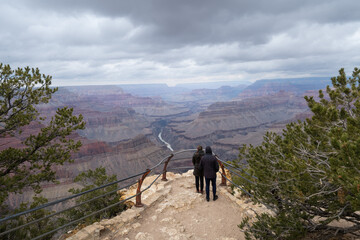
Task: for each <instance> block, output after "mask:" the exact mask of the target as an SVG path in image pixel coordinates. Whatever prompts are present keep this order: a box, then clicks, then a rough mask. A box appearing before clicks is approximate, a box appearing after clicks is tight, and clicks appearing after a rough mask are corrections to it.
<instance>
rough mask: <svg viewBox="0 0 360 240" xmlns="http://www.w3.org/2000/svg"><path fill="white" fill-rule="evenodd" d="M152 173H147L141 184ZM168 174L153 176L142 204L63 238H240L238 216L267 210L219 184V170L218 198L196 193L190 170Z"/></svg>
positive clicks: (225, 239) (199, 239)
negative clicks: (214, 199) (165, 178)
mask: <svg viewBox="0 0 360 240" xmlns="http://www.w3.org/2000/svg"><path fill="white" fill-rule="evenodd" d="M155 177H156V176H150V177H147V178H146V179H145V181H144V183H143V186H144V187H146V186H148V185H149V184H150V183H151V182H152V181H153V180H154V178H155ZM167 179H168V180H169V181H166V182H164V181H156V183H155V184H154V185H152V186H151V187H150V188H149V189H148V190H147V191H145V192H143V193H142V199H143V200H142V203H143V204H144V206H143V207H141V208H137V207H132V208H130V209H128V210H126V211H124V212H122V213H121V214H119V215H118V216H116V217H114V218H112V219H105V220H102V221H100V222H96V223H94V224H92V225H90V226H87V227H85V228H83V229H81V230H80V231H78V232H77V233H76V234H75V235H73V236H71V237H68V238H67V240H75V239H76V240H90V239H91V240H93V239H103V240H120V239H125V240H133V239H135V240H143V239H147V240H151V239H153V240H162V239H164V240H165V239H166V240H169V239H171V240H182V239H184V240H185V239H196V240H202V239H204V240H205V239H208V240H241V239H245V238H244V234H243V233H242V232H241V231H240V229H239V228H238V227H237V225H238V224H240V222H241V220H242V218H243V217H245V216H249V217H253V216H254V215H255V214H254V211H256V212H258V213H259V212H263V211H266V208H265V207H263V206H261V205H254V204H252V203H251V202H250V201H249V200H248V199H246V198H240V197H239V196H240V194H239V192H237V193H236V194H235V196H234V195H232V194H231V193H230V192H231V188H230V187H222V186H220V181H221V175H220V174H219V173H218V177H217V194H218V195H219V199H218V200H216V201H212V200H211V201H210V202H207V201H206V200H205V193H204V194H199V193H196V191H195V180H194V176H193V173H192V170H190V171H188V172H186V173H184V174H174V173H171V172H168V173H167ZM135 191H136V186H133V187H130V188H129V189H128V190H127V192H126V194H127V195H129V196H130V195H133V194H134V193H135ZM236 196H238V197H236ZM134 201H135V200H134Z"/></svg>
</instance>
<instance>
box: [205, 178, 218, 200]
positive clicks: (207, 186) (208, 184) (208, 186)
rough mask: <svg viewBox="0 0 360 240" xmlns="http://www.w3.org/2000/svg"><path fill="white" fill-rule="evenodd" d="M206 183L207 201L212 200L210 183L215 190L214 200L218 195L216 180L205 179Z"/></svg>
mask: <svg viewBox="0 0 360 240" xmlns="http://www.w3.org/2000/svg"><path fill="white" fill-rule="evenodd" d="M205 182H206V188H205V190H206V199H210V196H209V195H210V182H211V185H212V190H213V198H215V195H216V178H205Z"/></svg>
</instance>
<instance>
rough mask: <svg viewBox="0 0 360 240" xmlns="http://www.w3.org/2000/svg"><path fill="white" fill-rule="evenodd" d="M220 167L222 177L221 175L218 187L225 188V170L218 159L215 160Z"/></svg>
mask: <svg viewBox="0 0 360 240" xmlns="http://www.w3.org/2000/svg"><path fill="white" fill-rule="evenodd" d="M215 157H216V158H218V157H217V156H215ZM217 161H218V163H219V165H220V167H221V170H222V173H223V174H222V175H221V183H220V186H226V178H225V177H224V176H226V173H225V168H224V164H222V162H221V161H220V160H219V159H218V160H217Z"/></svg>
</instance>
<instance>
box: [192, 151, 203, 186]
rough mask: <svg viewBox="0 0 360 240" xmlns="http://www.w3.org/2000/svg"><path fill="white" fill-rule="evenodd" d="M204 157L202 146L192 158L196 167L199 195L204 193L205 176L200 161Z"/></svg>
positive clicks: (196, 183)
mask: <svg viewBox="0 0 360 240" xmlns="http://www.w3.org/2000/svg"><path fill="white" fill-rule="evenodd" d="M204 155H205V153H204V151H203V149H202V146H198V147H197V151H196V153H194V155H193V157H192V163H193V165H194V176H195V185H196V192H198V193H203V192H204V174H203V172H202V170H200V160H201V158H202V156H204ZM199 183H200V191H199Z"/></svg>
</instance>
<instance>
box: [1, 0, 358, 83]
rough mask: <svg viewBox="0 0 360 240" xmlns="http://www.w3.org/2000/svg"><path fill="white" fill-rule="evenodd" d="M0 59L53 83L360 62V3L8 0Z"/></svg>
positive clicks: (225, 74) (310, 72) (297, 71)
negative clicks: (31, 69)
mask: <svg viewBox="0 0 360 240" xmlns="http://www.w3.org/2000/svg"><path fill="white" fill-rule="evenodd" d="M0 3H1V8H0V41H1V44H0V57H1V59H0V61H1V62H3V63H6V64H10V65H11V66H12V67H13V68H14V67H24V66H30V67H38V68H40V70H41V72H42V73H45V74H49V75H52V76H53V79H54V80H53V84H54V85H85V84H121V83H168V84H169V85H174V84H176V83H180V82H181V83H184V82H209V81H237V82H239V83H240V82H241V81H254V80H256V79H265V78H283V77H308V76H335V75H337V71H338V70H339V69H340V68H342V67H344V68H345V69H346V70H347V72H349V73H350V72H351V70H352V69H353V68H354V67H360V64H359V63H360V14H359V9H360V1H358V0H352V1H350V0H342V1H335V0H324V1H322V0H317V1H313V0H301V1H299V0H281V1H280V0H271V1H270V0H263V1H255V0H251V1H250V0H233V1H231V0H229V1H227V0H221V1H219V0H181V1H180V0H161V1H160V0H142V1H138V0H131V1H130V0H129V1H125V0H102V1H100V0H61V1H59V0H57V1H52V0H23V1H21V0H11V1H6V0H0Z"/></svg>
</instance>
